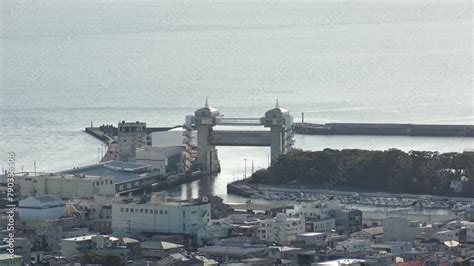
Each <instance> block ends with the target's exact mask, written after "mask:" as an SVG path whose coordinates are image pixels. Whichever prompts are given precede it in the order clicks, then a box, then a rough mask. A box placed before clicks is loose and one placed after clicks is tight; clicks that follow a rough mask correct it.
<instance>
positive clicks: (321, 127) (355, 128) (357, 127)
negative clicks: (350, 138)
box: [295, 123, 474, 137]
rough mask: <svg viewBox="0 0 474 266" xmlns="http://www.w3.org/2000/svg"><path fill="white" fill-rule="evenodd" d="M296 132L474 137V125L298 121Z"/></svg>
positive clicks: (310, 133)
mask: <svg viewBox="0 0 474 266" xmlns="http://www.w3.org/2000/svg"><path fill="white" fill-rule="evenodd" d="M295 133H297V134H305V135H382V136H424V137H474V125H427V124H426V125H425V124H384V123H327V124H313V123H296V124H295Z"/></svg>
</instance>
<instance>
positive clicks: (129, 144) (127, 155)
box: [117, 121, 147, 162]
mask: <svg viewBox="0 0 474 266" xmlns="http://www.w3.org/2000/svg"><path fill="white" fill-rule="evenodd" d="M146 136H147V133H146V123H141V122H138V121H137V122H125V121H122V122H120V123H119V124H118V140H117V141H118V159H119V160H120V161H125V162H127V161H129V162H134V161H135V157H136V149H137V148H140V147H143V146H146Z"/></svg>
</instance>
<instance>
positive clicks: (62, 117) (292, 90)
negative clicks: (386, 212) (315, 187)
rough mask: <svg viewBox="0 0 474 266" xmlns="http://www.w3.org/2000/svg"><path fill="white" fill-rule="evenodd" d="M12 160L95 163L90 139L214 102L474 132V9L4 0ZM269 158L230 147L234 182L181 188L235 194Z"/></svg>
mask: <svg viewBox="0 0 474 266" xmlns="http://www.w3.org/2000/svg"><path fill="white" fill-rule="evenodd" d="M0 4H1V22H2V24H1V31H0V41H1V45H0V48H1V49H0V56H1V65H0V67H1V68H0V90H1V91H0V129H1V130H0V153H1V154H5V155H2V156H1V158H4V159H2V160H3V161H4V163H2V162H0V164H1V165H6V152H7V151H15V152H16V154H17V169H18V170H21V169H22V168H23V169H24V170H33V162H34V161H36V164H37V169H38V170H42V171H56V170H60V169H64V168H69V167H74V166H80V165H86V164H90V163H94V162H95V161H96V160H97V159H96V158H97V148H98V147H99V146H100V145H101V143H100V142H98V141H97V140H95V139H94V138H92V137H90V136H88V135H86V134H84V133H83V132H82V130H83V128H84V127H86V126H89V125H90V123H91V120H93V121H94V124H95V125H98V124H102V123H112V124H116V123H117V122H118V121H121V120H130V121H136V120H140V121H145V122H147V123H148V125H150V126H168V125H176V124H181V123H182V122H183V121H184V116H185V115H188V114H192V113H193V112H194V110H195V109H197V108H199V107H202V106H203V105H204V99H205V98H206V97H208V98H209V102H210V104H211V105H212V106H214V107H216V108H218V109H220V110H221V111H222V113H224V114H225V115H226V116H228V117H261V116H263V114H264V112H265V110H267V109H270V108H272V107H273V106H274V105H275V101H276V99H279V102H280V105H281V106H283V107H285V108H287V109H289V110H290V111H291V112H292V113H293V114H294V115H295V118H296V120H298V119H299V116H300V113H301V112H303V111H304V112H305V114H306V120H307V121H313V122H410V123H458V124H460V123H467V124H474V115H473V96H474V93H473V88H472V73H473V72H472V44H473V42H472V3H471V2H470V1H433V0H417V1H386V0H385V1H360V0H357V1H350V0H348V1H325V2H323V1H309V0H301V1H293V0H292V1H290V0H263V1H257V0H244V1H237V0H209V1H205V0H175V1H168V0H159V1H140V2H137V1H114V0H97V1H92V0H83V1H52V0H38V1H32V0H20V1H13V0H2V1H1V3H0ZM296 146H297V147H300V148H304V149H313V150H317V149H323V148H326V147H331V148H366V149H387V148H392V147H396V148H400V149H403V150H412V149H418V150H439V151H442V152H445V151H462V150H464V149H466V148H474V143H473V140H472V139H453V138H408V137H342V136H297V137H296ZM268 153H269V151H268V149H266V148H250V147H242V148H235V147H220V148H219V156H220V158H221V163H222V173H221V174H220V175H219V176H217V177H215V178H213V179H212V180H203V181H201V182H195V183H193V184H190V185H185V186H183V187H182V188H179V189H177V190H176V191H174V192H173V193H175V194H176V195H178V196H183V197H187V196H197V195H199V194H205V193H208V192H213V193H214V194H217V195H224V194H225V184H226V183H227V182H228V181H229V180H234V179H237V178H241V177H242V175H243V172H244V160H245V159H247V166H248V170H247V172H248V173H249V172H250V171H251V170H250V169H251V162H252V161H253V164H254V169H258V168H261V167H266V166H267V164H268V160H267V158H268Z"/></svg>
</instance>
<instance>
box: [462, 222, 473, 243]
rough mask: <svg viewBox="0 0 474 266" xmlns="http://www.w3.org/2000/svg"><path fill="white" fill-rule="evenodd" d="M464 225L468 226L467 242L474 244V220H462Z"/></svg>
mask: <svg viewBox="0 0 474 266" xmlns="http://www.w3.org/2000/svg"><path fill="white" fill-rule="evenodd" d="M462 226H463V227H466V242H467V243H470V244H474V222H465V221H464V222H462Z"/></svg>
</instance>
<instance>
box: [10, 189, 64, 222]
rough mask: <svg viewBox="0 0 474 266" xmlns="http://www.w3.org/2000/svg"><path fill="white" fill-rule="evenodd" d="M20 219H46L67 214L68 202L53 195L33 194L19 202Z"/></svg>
mask: <svg viewBox="0 0 474 266" xmlns="http://www.w3.org/2000/svg"><path fill="white" fill-rule="evenodd" d="M18 207H19V216H20V220H24V221H31V220H33V221H46V220H53V219H58V218H60V217H64V216H66V203H65V202H64V201H62V200H61V199H59V198H57V197H55V196H52V195H42V196H32V197H27V198H26V199H22V200H20V201H19V202H18Z"/></svg>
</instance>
